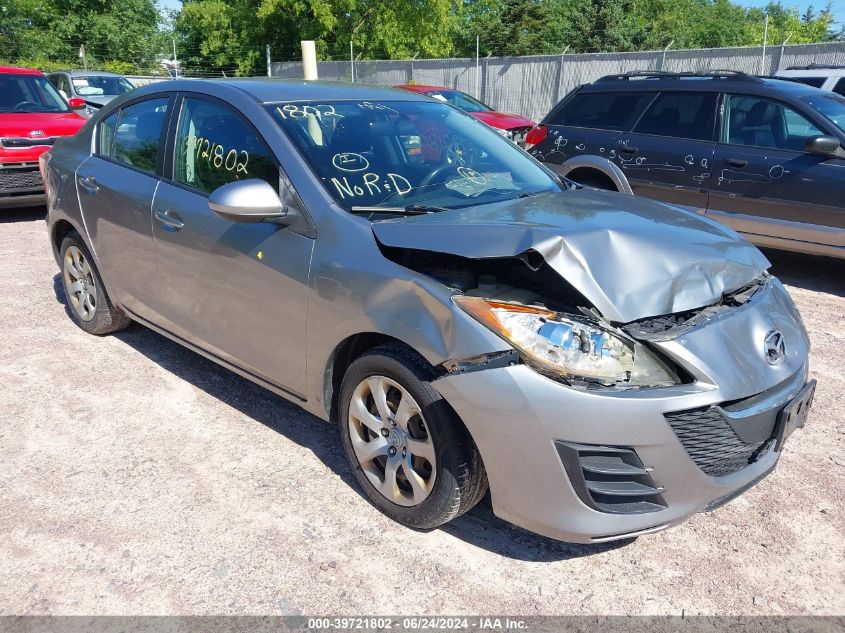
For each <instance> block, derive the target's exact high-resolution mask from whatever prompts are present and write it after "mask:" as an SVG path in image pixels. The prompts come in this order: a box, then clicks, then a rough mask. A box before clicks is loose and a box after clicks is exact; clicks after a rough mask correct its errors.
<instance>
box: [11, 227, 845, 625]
mask: <svg viewBox="0 0 845 633" xmlns="http://www.w3.org/2000/svg"><path fill="white" fill-rule="evenodd" d="M0 252H2V253H3V255H4V258H5V259H4V261H5V264H3V265H2V266H0V285H2V287H4V288H6V289H7V290H10V292H8V293H7V294H6V298H5V299H4V300H3V301H2V303H0V385H2V388H0V463H2V465H3V467H2V469H0V482H2V483H0V614H4V615H8V614H14V615H20V614H183V615H187V614H309V615H310V614H337V613H346V614H356V613H357V614H373V613H380V614H425V615H430V614H436V613H450V614H472V613H479V612H480V613H511V614H521V615H539V614H656V613H661V614H681V613H685V614H686V615H690V614H697V613H704V614H759V615H763V614H843V613H845V591H843V589H845V510H844V509H843V497H845V450H843V449H845V413H843V412H845V408H843V406H842V400H843V397H845V368H843V352H845V262H838V261H833V260H825V259H817V258H812V257H806V256H796V255H787V254H782V253H767V255H769V257H770V258H771V259H772V261H773V262H774V272H775V273H776V274H778V275H779V276H781V278H782V279H783V280H784V281H785V283H787V284H788V287H789V291H790V293H791V294H792V296H793V298H794V299H795V301H796V302H797V304H798V306H799V308H800V310H801V313H802V314H803V316H804V320H805V322H806V324H807V327H808V329H809V331H810V337H811V338H812V343H813V350H812V367H811V369H812V377H814V378H816V379H818V381H819V386H818V391H817V395H816V400H815V405H814V410H813V412H812V414H811V418H810V422H809V424H808V425H807V427H805V428H804V429H803V430H800V431H799V432H797V433H795V434H794V435H793V436H792V438H791V439H790V441H789V442H788V443H787V446H786V449H785V451H784V455H783V458H782V459H781V463H780V466H779V467H778V469H777V470H776V471H775V473H774V474H773V475H771V476H770V477H769V478H768V479H766V480H764V481H763V482H762V483H761V484H760V485H759V486H757V487H756V488H754V489H752V490H751V491H750V492H748V493H747V494H745V495H744V496H742V497H740V498H739V499H737V500H735V501H733V502H732V503H730V504H729V505H727V506H725V507H723V508H721V509H719V510H718V511H716V512H714V513H711V514H706V515H705V514H701V515H697V516H695V517H693V518H692V519H691V520H690V521H688V522H686V523H685V524H683V525H681V526H679V527H676V528H674V529H671V530H668V531H665V532H662V533H659V534H656V535H652V536H647V537H642V538H639V539H637V540H635V541H631V542H626V543H623V544H611V545H604V546H577V545H568V544H564V543H559V542H557V541H552V540H549V539H545V538H542V537H538V536H535V535H533V534H530V533H528V532H525V531H523V530H520V529H518V528H515V527H513V526H511V525H509V524H507V523H505V522H503V521H501V520H499V519H497V518H495V517H494V516H493V515H492V513H491V511H490V509H489V504H487V505H484V504H482V506H480V507H478V508H476V509H475V510H473V511H472V512H471V513H469V515H467V516H465V517H463V518H461V519H459V520H458V521H455V522H454V523H453V524H451V525H448V526H446V527H444V528H442V529H438V530H434V531H432V532H430V533H425V534H421V533H416V532H413V531H411V530H408V529H405V528H403V527H401V526H399V525H397V524H395V523H393V522H391V521H390V520H388V519H387V518H386V517H384V516H382V515H381V514H379V513H378V512H377V511H376V510H375V509H374V508H373V507H372V506H370V505H369V504H368V503H367V502H366V501H365V500H364V498H363V497H362V496H361V494H360V493H359V492H358V490H357V488H356V487H355V485H354V483H353V480H352V476H351V473H350V472H349V470H348V469H347V466H346V463H345V458H344V455H343V452H342V448H341V445H340V441H339V436H338V433H337V432H336V430H335V429H333V428H332V427H330V426H329V425H327V424H324V423H322V422H320V421H319V420H317V419H316V418H313V417H312V416H310V415H308V414H306V413H304V412H302V411H301V410H299V409H298V408H297V407H295V406H294V405H291V404H288V403H287V402H285V401H284V400H282V399H281V398H278V397H276V396H274V395H272V394H271V393H269V392H266V391H264V390H262V389H261V388H259V387H257V386H254V385H253V384H251V383H249V382H247V381H246V380H243V379H241V378H239V377H238V376H236V375H234V374H232V373H229V372H227V371H225V370H223V369H220V368H218V367H217V366H216V365H214V364H212V363H211V362H209V361H206V360H205V359H203V358H202V357H200V356H198V355H196V354H194V353H192V352H189V351H187V350H185V349H183V348H181V347H180V346H178V345H176V344H175V343H172V342H170V341H169V340H167V339H165V338H163V337H161V336H159V335H158V334H155V333H153V332H151V331H149V330H147V329H145V328H143V327H140V326H133V327H131V328H129V329H128V330H126V331H125V332H122V333H120V334H118V335H116V336H111V337H105V338H95V337H91V336H89V335H87V334H85V333H84V332H83V331H82V330H80V329H78V328H77V327H76V326H74V325H73V323H72V322H71V321H70V319H69V318H68V316H67V315H66V314H65V306H64V304H63V296H62V293H61V290H60V286H59V281H58V279H59V278H58V275H57V268H56V264H55V262H54V261H53V259H52V256H51V253H50V249H49V246H48V243H47V237H46V234H45V228H44V223H43V210H36V211H8V210H6V211H3V213H2V215H0Z"/></svg>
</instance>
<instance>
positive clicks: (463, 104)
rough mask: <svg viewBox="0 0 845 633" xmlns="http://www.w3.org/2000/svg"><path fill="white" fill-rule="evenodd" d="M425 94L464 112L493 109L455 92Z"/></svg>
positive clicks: (445, 91)
mask: <svg viewBox="0 0 845 633" xmlns="http://www.w3.org/2000/svg"><path fill="white" fill-rule="evenodd" d="M425 94H427V95H428V96H429V97H434V98H435V99H439V100H440V101H445V102H446V103H448V104H449V105H452V106H455V107H456V108H460V109H461V110H463V111H464V112H491V111H492V110H493V108H491V107H490V106H488V105H484V104H483V103H481V102H480V101H479V100H478V99H473V98H472V97H470V96H469V95H468V94H464V93H463V92H459V91H457V90H433V91H432V92H426V93H425Z"/></svg>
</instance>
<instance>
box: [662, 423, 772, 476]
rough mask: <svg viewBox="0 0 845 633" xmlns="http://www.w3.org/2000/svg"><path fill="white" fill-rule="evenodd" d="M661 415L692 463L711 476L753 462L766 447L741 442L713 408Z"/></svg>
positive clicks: (734, 469) (725, 473) (735, 469)
mask: <svg viewBox="0 0 845 633" xmlns="http://www.w3.org/2000/svg"><path fill="white" fill-rule="evenodd" d="M664 416H665V417H666V421H667V422H669V426H671V427H672V430H673V431H674V432H675V435H677V436H678V439H679V440H680V441H681V444H683V446H684V449H686V451H687V454H688V455H689V456H690V458H691V459H692V461H694V462H695V464H696V466H698V467H699V468H700V469H701V471H702V472H704V474H706V475H710V476H711V477H722V476H724V475H730V474H731V473H735V472H736V471H738V470H741V469H742V468H745V467H746V466H748V465H749V464H752V463H754V462H755V461H756V460H757V458H758V456H759V455H760V453H761V452H764V451H765V448H764V446H765V445H767V444H768V442H767V441H763V442H755V443H752V444H746V443H745V442H743V441H742V440H741V439H740V438H739V436H738V435H737V434H736V433H735V432H734V430H733V429H732V428H731V425H730V424H728V421H727V420H725V417H724V416H723V415H722V413H721V412H720V411H719V409H718V408H717V407H707V408H703V409H690V410H689V411H678V412H675V413H664ZM761 449H762V450H761Z"/></svg>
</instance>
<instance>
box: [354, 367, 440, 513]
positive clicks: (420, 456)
mask: <svg viewBox="0 0 845 633" xmlns="http://www.w3.org/2000/svg"><path fill="white" fill-rule="evenodd" d="M347 423H348V425H349V436H350V439H351V441H352V448H353V450H354V452H355V457H356V458H357V460H358V463H359V464H360V465H361V468H362V469H363V471H364V474H365V475H366V477H367V479H368V480H369V481H370V483H371V484H372V485H373V486H374V487H375V488H376V490H378V491H379V493H381V495H382V496H384V497H385V498H386V499H388V500H389V501H392V502H393V503H395V504H397V505H401V506H416V505H419V504H420V503H422V502H423V501H425V499H426V498H427V497H428V496H429V494H431V491H432V489H433V487H434V480H435V476H436V466H437V458H436V456H435V451H434V443H433V442H432V440H431V436H430V435H429V434H428V429H427V427H426V423H425V419H424V418H423V415H422V411H421V409H420V406H419V405H418V404H417V402H416V400H414V398H413V396H411V394H410V393H408V391H407V390H406V389H405V388H404V387H402V385H400V384H399V383H397V382H396V381H395V380H392V379H390V378H387V377H386V376H369V377H367V378H365V379H364V380H362V381H361V382H360V383H359V384H358V386H357V387H356V388H355V391H354V392H353V394H352V400H351V402H350V403H349V419H348V421H347Z"/></svg>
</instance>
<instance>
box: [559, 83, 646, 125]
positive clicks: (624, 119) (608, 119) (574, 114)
mask: <svg viewBox="0 0 845 633" xmlns="http://www.w3.org/2000/svg"><path fill="white" fill-rule="evenodd" d="M653 97H654V93H653V92H652V93H649V92H615V93H614V92H586V93H581V94H576V95H575V96H574V97H572V98H571V99H569V101H567V102H566V103H565V104H564V105H563V107H562V108H561V109H560V110H558V111H557V112H556V113H555V114H554V115H553V116H552V118H551V120H550V121H549V124H550V125H566V126H571V127H586V128H596V129H602V130H629V129H630V128H631V126H632V125H633V124H634V121H636V120H637V119H638V118H639V116H640V113H641V112H642V111H643V109H644V108H645V107H646V106H647V105H648V103H649V102H650V101H651V99H652V98H653Z"/></svg>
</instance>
